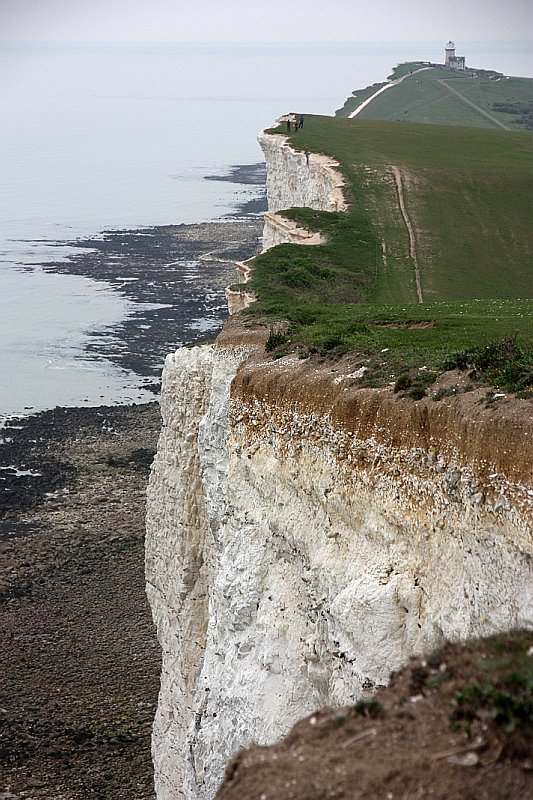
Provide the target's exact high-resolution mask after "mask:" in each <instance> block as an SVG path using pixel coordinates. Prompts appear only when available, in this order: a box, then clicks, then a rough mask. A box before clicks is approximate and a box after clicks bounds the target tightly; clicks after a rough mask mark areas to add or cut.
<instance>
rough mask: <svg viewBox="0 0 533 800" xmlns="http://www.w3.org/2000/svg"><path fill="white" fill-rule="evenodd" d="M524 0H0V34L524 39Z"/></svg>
mask: <svg viewBox="0 0 533 800" xmlns="http://www.w3.org/2000/svg"><path fill="white" fill-rule="evenodd" d="M532 9H533V3H532V2H531V0H422V2H419V3H413V2H407V1H406V0H381V2H376V3H374V2H373V1H372V0H0V39H1V40H4V41H5V40H9V41H125V42H134V41H135V42H142V41H150V42H161V41H167V42H168V41H173V42H187V41H188V42H200V41H221V42H237V41H239V42H242V41H250V42H257V41H267V42H285V41H289V42H298V41H300V42H312V41H337V42H342V41H345V42H356V41H361V42H362V41H365V42H374V41H375V42H382V41H394V40H397V41H417V40H418V41H424V40H425V41H428V40H442V41H444V40H447V39H449V38H453V39H455V40H456V41H457V44H458V46H459V50H460V43H461V41H465V40H469V39H470V40H487V39H488V40H497V39H502V40H506V41H508V40H524V39H528V38H531V34H532V32H533V11H532Z"/></svg>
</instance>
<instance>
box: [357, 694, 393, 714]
mask: <svg viewBox="0 0 533 800" xmlns="http://www.w3.org/2000/svg"><path fill="white" fill-rule="evenodd" d="M353 710H354V711H355V713H356V715H357V716H358V717H369V718H370V719H378V717H384V716H385V710H384V708H383V706H382V705H381V703H380V702H379V700H376V698H375V697H371V698H370V699H369V700H358V701H357V703H356V704H355V705H354V707H353Z"/></svg>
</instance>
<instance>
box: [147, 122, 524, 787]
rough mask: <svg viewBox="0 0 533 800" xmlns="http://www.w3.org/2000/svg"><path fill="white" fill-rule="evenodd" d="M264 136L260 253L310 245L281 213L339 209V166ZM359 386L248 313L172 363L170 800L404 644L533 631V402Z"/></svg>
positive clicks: (159, 531)
mask: <svg viewBox="0 0 533 800" xmlns="http://www.w3.org/2000/svg"><path fill="white" fill-rule="evenodd" d="M260 143H261V146H262V147H263V150H264V152H265V155H266V159H267V167H268V185H267V189H268V201H269V214H268V215H267V218H266V225H265V228H266V235H265V243H266V245H268V246H270V245H272V244H276V243H279V242H280V241H283V240H285V241H287V240H288V241H298V242H301V241H302V239H306V238H311V237H309V234H307V233H306V232H302V231H300V230H296V232H295V231H294V227H291V226H290V225H286V224H285V222H284V221H283V218H282V217H279V215H276V214H275V212H277V211H279V210H281V209H283V208H288V207H291V206H304V205H305V206H311V207H313V208H319V209H323V210H341V209H342V208H343V207H344V205H343V203H344V201H343V198H342V179H341V177H340V175H339V174H338V173H337V172H336V171H335V170H334V165H332V163H331V160H329V159H326V158H325V157H322V156H314V155H309V156H306V155H305V154H303V153H298V152H295V151H294V150H292V149H291V148H290V146H289V145H288V143H287V141H286V140H285V139H284V138H283V137H279V136H270V135H267V134H261V135H260ZM273 220H274V221H273ZM232 326H233V327H232ZM353 377H354V375H353V373H350V371H349V361H347V362H346V365H345V366H344V367H343V365H342V364H340V365H338V367H336V369H335V370H333V369H330V368H322V369H317V368H315V367H314V366H313V364H312V363H310V362H299V361H298V359H296V358H290V357H287V358H284V359H280V360H279V361H272V360H271V359H270V358H268V357H267V356H266V355H265V353H264V349H263V347H262V346H261V344H258V342H257V341H256V340H254V338H253V336H252V335H251V334H250V335H249V334H248V333H247V331H246V329H244V328H243V327H242V326H241V327H239V325H238V324H237V323H235V322H233V323H230V324H229V325H228V326H227V328H226V331H225V332H224V333H223V334H222V335H221V336H220V337H219V340H218V342H217V343H216V344H215V345H213V346H205V347H195V348H191V349H186V348H184V349H181V350H178V351H177V352H176V353H174V354H172V355H169V356H168V357H167V359H166V362H165V369H164V373H163V391H162V414H163V429H162V433H161V437H160V441H159V447H158V452H157V456H156V459H155V462H154V466H153V469H152V475H151V478H150V486H149V492H148V516H147V542H146V572H147V591H148V597H149V600H150V604H151V607H152V612H153V617H154V620H155V623H156V625H157V630H158V637H159V641H160V644H161V647H162V652H163V663H162V675H161V691H160V696H159V705H158V710H157V716H156V719H155V723H154V732H153V757H154V763H155V779H156V789H157V795H158V798H159V800H177V798H188V799H189V800H192V799H193V798H194V799H195V800H196V799H197V798H202V799H206V800H207V798H212V797H213V796H214V795H215V793H216V790H217V787H218V785H219V783H220V780H221V778H222V775H223V772H224V767H225V764H226V762H227V760H228V758H229V757H230V756H231V755H232V754H233V753H234V752H235V751H236V750H237V749H238V748H240V747H241V746H243V745H245V744H246V743H248V742H251V741H255V742H259V743H264V744H266V743H271V742H273V741H275V740H276V739H278V738H279V737H280V736H281V735H283V734H284V733H286V732H287V731H288V729H289V728H290V727H291V726H292V725H293V724H294V722H295V721H296V720H297V719H299V718H300V717H302V716H304V715H305V714H307V713H309V712H310V711H312V710H314V709H315V708H317V707H319V706H324V705H331V704H344V703H350V702H352V701H354V700H355V699H356V698H358V697H360V696H361V695H362V694H364V693H365V692H367V691H371V687H372V685H376V684H383V683H386V682H387V679H388V676H389V673H390V671H391V670H393V669H396V668H398V667H400V666H401V665H402V664H403V663H405V661H406V659H408V657H409V656H410V655H411V654H413V653H420V652H422V651H424V650H426V649H428V648H431V647H434V646H435V645H438V644H439V643H441V642H442V641H443V640H444V639H447V638H449V639H457V638H463V637H467V636H471V635H483V634H487V633H490V632H493V631H497V630H501V629H505V628H510V627H513V626H518V625H521V624H525V623H526V622H527V621H531V620H532V619H533V591H532V585H533V582H532V580H531V579H532V566H531V565H532V559H531V557H532V550H533V547H532V541H531V505H532V497H533V490H532V488H531V486H528V485H527V468H526V462H525V460H524V458H523V457H522V456H521V455H520V453H521V452H522V453H523V448H524V442H528V441H530V439H531V437H532V436H533V424H532V420H531V417H529V418H527V417H525V416H524V415H523V414H519V413H517V404H520V402H521V401H518V400H517V401H510V402H509V404H508V405H506V406H505V407H503V409H502V408H500V409H499V410H498V412H491V411H490V410H489V411H487V410H486V409H485V408H484V407H483V406H481V405H480V404H479V402H478V401H477V398H476V397H475V393H468V394H465V395H462V396H459V397H449V398H446V399H445V400H443V401H441V402H440V403H435V402H433V401H430V400H423V401H420V402H417V403H415V402H413V401H412V400H409V399H404V400H402V399H400V398H398V397H397V396H393V395H392V394H391V392H390V391H389V390H386V389H384V390H373V389H365V390H361V389H357V388H356V387H353V386H352V384H353ZM526 446H527V445H526Z"/></svg>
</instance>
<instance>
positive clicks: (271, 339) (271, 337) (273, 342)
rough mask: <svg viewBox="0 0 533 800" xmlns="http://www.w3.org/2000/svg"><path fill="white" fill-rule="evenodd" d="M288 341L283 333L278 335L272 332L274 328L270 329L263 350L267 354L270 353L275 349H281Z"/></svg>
mask: <svg viewBox="0 0 533 800" xmlns="http://www.w3.org/2000/svg"><path fill="white" fill-rule="evenodd" d="M287 341H288V337H287V336H286V334H284V333H278V332H277V331H275V330H274V328H270V331H269V334H268V339H267V340H266V342H265V350H266V352H267V353H271V352H272V350H275V349H276V348H277V347H281V346H282V345H284V344H286V343H287Z"/></svg>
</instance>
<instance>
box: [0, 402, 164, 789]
mask: <svg viewBox="0 0 533 800" xmlns="http://www.w3.org/2000/svg"><path fill="white" fill-rule="evenodd" d="M159 428H160V414H159V406H158V404H157V403H150V404H147V405H141V406H129V407H128V406H117V407H102V408H90V409H76V408H73V409H61V408H58V409H55V410H53V411H49V412H44V413H42V414H38V415H36V416H34V417H29V418H27V419H23V420H19V421H17V422H13V421H12V422H11V423H10V427H8V428H6V429H4V430H3V431H2V436H3V438H4V444H3V445H2V447H0V458H1V459H2V466H3V467H4V469H3V470H2V471H0V478H1V479H2V480H1V481H0V491H1V492H2V502H3V505H2V508H1V510H0V561H1V563H2V573H1V578H0V641H1V643H2V644H1V648H0V674H1V676H2V679H1V682H0V774H1V778H0V797H1V798H2V799H3V800H7V798H21V800H22V798H24V800H30V798H35V800H37V798H39V799H40V800H52V798H53V800H78V798H87V797H94V798H101V799H102V800H104V799H107V798H109V799H111V798H128V800H131V799H132V798H135V800H152V798H153V797H154V792H153V770H152V763H151V754H150V736H151V726H152V721H153V717H154V713H155V705H156V701H157V692H158V688H159V671H160V652H159V646H158V644H157V641H156V638H155V631H154V629H153V627H152V621H151V615H150V610H149V608H148V604H147V601H146V597H145V584H144V512H145V489H146V484H147V481H148V471H149V466H150V463H151V460H152V457H153V454H154V451H155V448H156V442H157V436H158V433H159ZM6 467H8V468H11V469H6ZM15 467H16V468H17V470H18V472H25V473H30V474H25V475H18V476H17V474H16V473H15V470H14V469H13V468H15ZM35 473H38V474H35Z"/></svg>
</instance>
